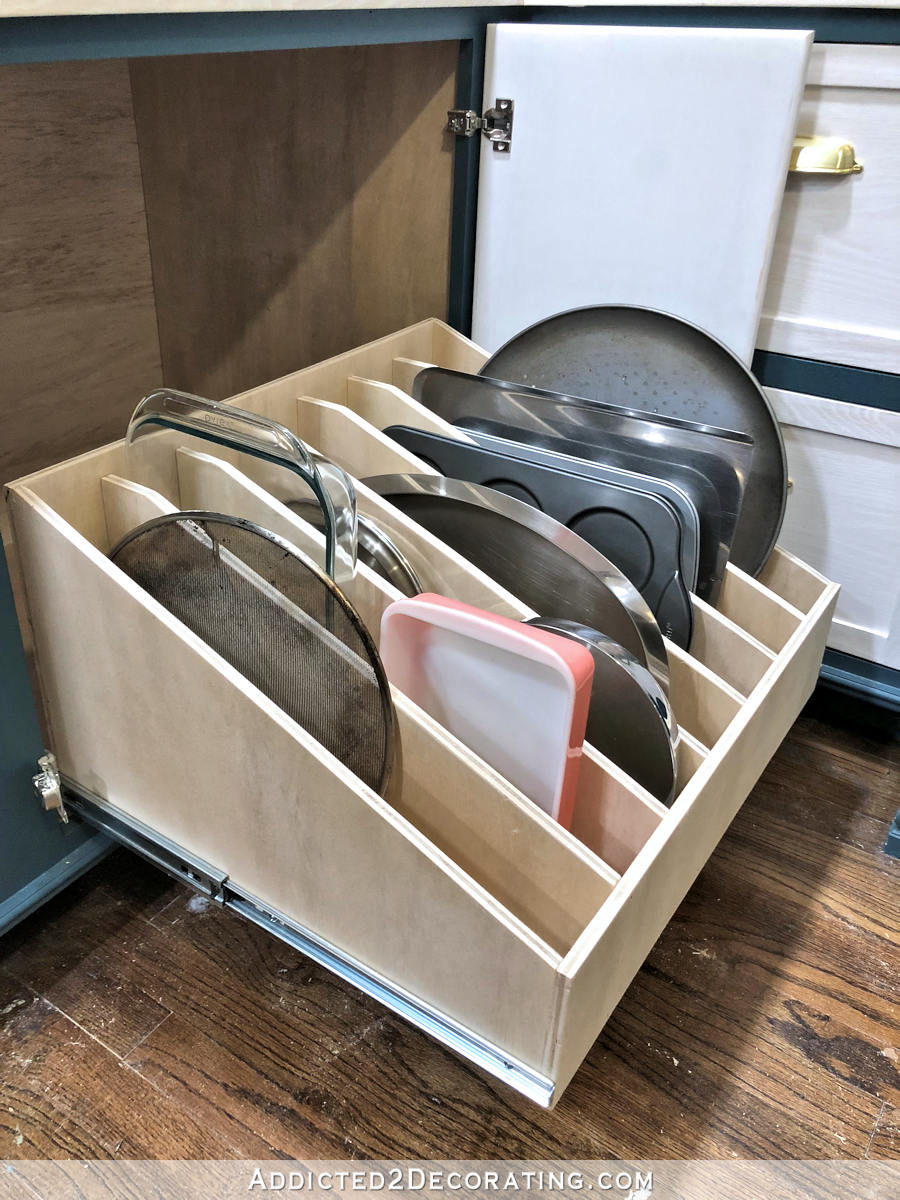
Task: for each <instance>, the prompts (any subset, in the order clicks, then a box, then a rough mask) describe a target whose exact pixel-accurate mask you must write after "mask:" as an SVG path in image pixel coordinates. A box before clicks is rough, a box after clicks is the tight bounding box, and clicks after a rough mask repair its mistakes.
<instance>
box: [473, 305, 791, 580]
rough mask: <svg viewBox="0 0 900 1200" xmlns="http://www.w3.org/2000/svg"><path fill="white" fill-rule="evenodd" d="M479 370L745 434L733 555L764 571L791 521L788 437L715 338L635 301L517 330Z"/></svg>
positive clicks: (735, 360)
mask: <svg viewBox="0 0 900 1200" xmlns="http://www.w3.org/2000/svg"><path fill="white" fill-rule="evenodd" d="M479 374H481V375H486V376H489V377H491V378H500V379H510V380H514V381H516V382H518V383H524V384H527V385H529V386H533V387H541V388H551V389H554V390H556V391H560V392H566V393H567V394H569V395H572V396H583V397H586V398H587V399H592V400H600V401H602V402H603V403H604V404H612V405H615V406H617V407H621V408H629V409H634V408H637V409H645V410H648V411H650V412H653V413H665V414H668V415H670V416H675V417H680V418H682V419H684V420H688V421H695V422H702V423H709V424H711V425H716V426H719V427H721V428H725V429H734V430H738V431H740V432H742V433H745V434H747V435H748V436H749V437H751V438H752V439H753V446H754V454H753V463H752V466H751V469H750V475H749V478H748V479H747V486H746V490H745V494H744V503H743V509H742V512H741V517H740V520H739V521H738V527H737V531H736V533H735V537H734V544H733V546H732V552H731V558H732V562H734V563H735V564H736V565H737V566H739V567H741V568H742V569H743V570H745V571H747V572H749V573H750V574H752V575H758V574H759V572H760V571H761V570H762V568H763V566H764V565H765V563H766V560H767V559H768V557H769V555H770V553H771V552H772V549H773V547H774V545H775V542H776V539H777V537H778V534H779V532H780V530H781V523H782V520H783V519H784V509H785V503H786V500H787V461H786V458H785V452H784V441H783V439H782V436H781V430H780V429H779V426H778V422H777V420H776V419H775V414H774V412H773V411H772V408H771V405H770V404H769V401H768V400H767V398H766V395H765V392H764V391H763V389H762V388H761V387H760V385H759V384H758V383H757V381H756V380H755V379H754V377H753V375H752V374H751V373H750V371H749V370H748V369H747V368H746V367H745V366H744V364H743V363H742V362H741V361H740V359H739V358H737V357H736V356H735V355H734V354H732V352H731V351H730V350H729V349H728V348H727V346H724V345H723V344H722V343H721V342H719V341H717V340H716V339H715V338H714V337H712V336H711V335H710V334H708V333H706V332H705V331H704V330H702V329H700V328H698V327H697V326H696V325H692V324H691V323H690V322H688V321H683V320H681V319H680V318H679V317H675V316H672V315H671V314H670V313H664V312H659V311H657V310H656V309H650V308H641V307H640V306H637V305H623V304H609V305H597V306H595V307H591V308H578V309H573V310H571V311H570V312H564V313H559V314H558V315H556V316H553V317H549V318H548V319H547V320H544V321H540V322H538V324H536V325H532V326H531V328H530V329H526V330H524V331H523V332H522V333H520V334H517V335H516V337H514V338H512V339H511V340H510V341H508V342H507V343H506V345H505V346H502V347H501V348H500V349H499V350H498V351H497V352H496V354H494V355H493V357H491V358H490V359H488V361H487V362H486V363H485V364H484V366H483V367H482V369H481V371H480V372H479Z"/></svg>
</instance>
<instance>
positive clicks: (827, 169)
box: [788, 137, 863, 175]
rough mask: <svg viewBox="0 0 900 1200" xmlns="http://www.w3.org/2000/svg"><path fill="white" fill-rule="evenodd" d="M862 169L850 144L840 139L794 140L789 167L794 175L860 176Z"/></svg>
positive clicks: (808, 138) (802, 138)
mask: <svg viewBox="0 0 900 1200" xmlns="http://www.w3.org/2000/svg"><path fill="white" fill-rule="evenodd" d="M862 169H863V165H862V163H861V162H857V161H856V152H855V151H854V149H853V145H852V144H851V143H850V142H844V141H842V140H841V139H840V138H826V137H795V138H794V148H793V150H792V151H791V163H790V166H789V167H788V170H789V171H790V172H791V173H792V174H794V175H858V174H859V172H860V171H861V170H862Z"/></svg>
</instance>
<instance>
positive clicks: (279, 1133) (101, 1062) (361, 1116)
mask: <svg viewBox="0 0 900 1200" xmlns="http://www.w3.org/2000/svg"><path fill="white" fill-rule="evenodd" d="M898 808H900V733H898V729H897V722H896V719H895V718H890V717H887V716H886V715H882V714H879V713H878V712H877V710H873V709H869V708H866V707H864V706H854V705H852V704H850V703H849V702H845V703H842V704H841V705H840V706H839V707H838V708H837V709H836V708H835V706H834V704H833V703H832V702H830V701H826V699H824V698H823V697H821V696H819V697H817V698H815V699H814V700H813V702H812V703H811V705H810V706H808V708H807V710H806V712H805V713H804V715H803V717H802V718H801V719H800V721H799V722H798V723H797V725H796V726H795V728H794V730H793V731H792V733H791V735H790V736H789V738H788V739H787V741H786V742H785V743H784V745H783V746H782V748H781V750H780V751H779V753H778V754H777V756H776V757H775V759H774V760H773V762H772V763H771V765H770V767H769V769H768V770H767V771H766V773H765V775H764V776H763V778H762V780H761V781H760V783H759V784H758V786H757V787H756V789H755V791H754V792H753V794H752V796H751V797H750V799H749V800H748V802H747V804H746V805H745V806H744V808H743V809H742V811H741V813H740V814H739V815H738V817H737V819H736V820H735V822H734V824H733V826H732V828H731V829H730V831H729V832H728V834H727V835H726V837H725V839H724V840H723V841H722V843H721V845H720V846H719V848H718V850H717V851H716V853H715V854H714V855H713V857H712V858H711V859H710V861H709V863H708V864H707V866H706V868H705V870H704V871H703V872H702V874H701V875H700V877H699V879H698V880H697V882H696V884H695V885H694V887H693V888H692V889H691V891H690V893H689V895H688V896H687V898H686V899H685V901H684V903H683V904H682V906H681V908H680V909H679V910H678V912H677V914H676V915H675V917H674V918H673V920H672V922H671V924H670V925H669V927H668V928H667V930H666V932H665V933H664V934H663V936H662V937H661V938H660V940H659V942H658V943H657V945H656V946H655V947H654V949H653V951H652V953H651V954H650V957H649V958H648V960H647V962H646V964H645V966H644V967H643V969H642V970H641V972H640V973H639V975H638V976H637V978H636V979H635V981H634V983H633V984H632V986H631V987H630V988H629V990H628V992H627V994H626V995H625V997H624V999H623V1000H622V1002H621V1004H620V1005H619V1007H618V1008H617V1010H616V1011H615V1013H614V1014H613V1016H612V1018H611V1019H610V1021H609V1022H608V1024H607V1026H606V1028H605V1030H604V1032H603V1033H602V1035H601V1036H600V1038H599V1039H598V1041H597V1042H596V1044H595V1045H594V1047H593V1049H592V1050H591V1052H590V1054H589V1056H588V1058H587V1060H586V1062H585V1064H584V1065H583V1066H582V1068H581V1070H580V1071H579V1072H578V1074H577V1075H576V1076H575V1079H574V1080H573V1082H572V1084H571V1085H570V1087H569V1089H568V1090H567V1092H566V1093H565V1095H564V1096H563V1098H562V1100H561V1101H560V1103H559V1105H558V1107H557V1108H556V1109H555V1111H553V1112H552V1113H546V1112H542V1111H541V1110H540V1109H538V1108H536V1107H535V1106H533V1105H532V1104H530V1103H529V1102H528V1101H526V1100H524V1099H522V1098H521V1097H519V1096H517V1095H516V1094H515V1093H513V1092H511V1091H509V1090H508V1089H506V1088H505V1087H504V1086H503V1085H501V1084H499V1083H496V1082H494V1081H493V1080H491V1079H489V1078H487V1077H485V1076H483V1075H482V1074H481V1073H479V1072H478V1071H477V1070H475V1069H474V1068H472V1067H470V1066H468V1065H467V1064H465V1063H464V1062H462V1061H461V1060H460V1059H458V1058H456V1057H455V1056H454V1055H453V1054H452V1053H450V1052H449V1051H447V1050H444V1049H442V1048H441V1047H440V1046H438V1045H437V1044H435V1043H434V1042H432V1041H430V1040H429V1039H428V1038H426V1037H425V1036H424V1035H422V1034H420V1033H418V1032H416V1031H415V1030H413V1029H411V1028H410V1027H409V1026H408V1025H406V1024H405V1023H404V1022H402V1021H401V1020H399V1019H398V1018H395V1017H393V1016H391V1015H390V1014H388V1013H386V1012H385V1011H384V1010H383V1009H382V1008H380V1007H379V1006H378V1005H377V1004H376V1003H375V1002H374V1001H370V1000H368V999H367V998H365V997H363V996H360V995H359V994H358V993H357V992H355V991H353V990H352V989H351V988H350V987H348V986H347V985H345V984H343V983H341V982H339V981H337V980H335V979H334V978H333V977H331V976H329V975H328V974H327V973H326V972H325V971H323V970H321V969H320V968H318V967H316V966H315V965H313V964H312V963H310V962H309V961H308V960H306V959H304V958H303V957H302V956H301V955H299V954H298V953H296V952H295V951H293V950H292V949H290V948H289V947H287V946H284V945H283V944H281V943H280V942H278V941H276V940H275V939H274V938H272V937H270V936H269V935H268V934H266V933H264V932H263V931H261V930H259V929H257V928H255V927H254V926H251V925H250V924H248V923H247V922H246V921H243V920H242V919H240V918H238V917H237V916H234V915H232V914H231V913H229V912H225V911H222V910H221V909H218V908H217V907H215V906H214V905H211V904H209V903H208V902H207V901H206V900H205V899H203V898H202V897H199V896H195V895H193V894H191V893H189V892H188V891H187V890H186V889H184V888H183V887H181V886H180V885H178V884H175V883H173V882H171V881H170V880H169V879H168V878H167V877H166V876H164V875H162V874H160V873H159V872H157V871H155V870H154V869H153V868H151V867H149V866H147V865H145V864H144V863H143V862H142V861H141V860H139V859H137V858H135V857H133V856H132V855H130V854H128V853H126V852H125V851H121V850H120V851H117V852H116V853H115V854H114V855H113V856H112V857H111V858H109V859H108V860H107V861H105V862H104V863H102V864H101V865H100V866H98V867H96V868H95V869H94V870H93V871H91V872H90V874H89V875H87V876H85V877H84V878H83V879H82V880H81V881H79V882H78V883H77V884H75V885H74V886H73V887H71V888H70V889H69V890H68V891H66V892H65V893H64V894H62V895H61V896H59V897H57V898H56V899H55V900H54V901H52V902H51V903H50V904H48V905H46V906H45V907H44V908H43V909H41V910H40V911H39V912H38V913H36V914H35V915H34V916H33V917H31V918H29V919H28V920H27V921H26V922H24V923H23V924H22V925H20V926H19V927H18V928H17V929H15V930H14V931H13V932H12V933H11V934H9V935H8V936H7V937H6V938H5V939H4V940H3V941H0V1158H17V1157H18V1158H35V1157H57V1158H64V1157H100V1158H106V1157H121V1158H226V1157H236V1156H246V1157H252V1158H278V1157H291V1158H293V1157H297V1158H356V1157H384V1158H419V1157H435V1158H444V1157H447V1158H467V1157H470V1158H531V1159H535V1158H544V1157H553V1158H556V1157H562V1158H570V1157H586V1158H606V1157H620V1156H634V1157H646V1158H650V1157H655V1158H668V1157H671V1158H679V1157H690V1158H694V1157H698V1158H707V1157H709V1158H717V1157H724V1158H730V1157H740V1158H756V1157H760V1158H768V1157H772V1158H776V1157H777V1158H781V1157H784V1158H863V1157H870V1158H900V1018H898V1012H897V998H898V991H900V969H898V968H900V954H898V928H900V922H898V917H900V862H898V861H895V860H893V859H890V858H888V857H887V856H885V855H883V854H882V853H881V852H880V847H881V844H882V843H883V841H884V837H885V834H886V832H887V827H888V824H889V822H890V820H891V818H892V817H893V815H894V813H895V812H896V811H897V809H898ZM476 986H477V981H476ZM511 1002H514V1001H511Z"/></svg>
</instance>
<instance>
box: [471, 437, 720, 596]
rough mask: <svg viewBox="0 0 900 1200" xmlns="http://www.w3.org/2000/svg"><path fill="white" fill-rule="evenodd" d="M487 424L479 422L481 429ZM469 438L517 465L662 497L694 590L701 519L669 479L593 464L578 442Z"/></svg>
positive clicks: (687, 579) (688, 584)
mask: <svg viewBox="0 0 900 1200" xmlns="http://www.w3.org/2000/svg"><path fill="white" fill-rule="evenodd" d="M484 424H486V422H482V425H484ZM466 432H467V433H468V435H469V437H470V438H471V439H472V441H473V442H475V444H476V445H478V446H481V448H482V450H491V451H492V452H494V453H495V454H502V455H504V456H505V457H508V458H517V459H519V461H520V462H529V463H536V464H537V465H538V466H542V467H548V468H550V469H551V470H554V471H566V472H568V473H569V474H571V475H579V476H581V477H582V478H584V479H592V480H594V481H595V482H598V483H610V484H613V485H614V486H618V487H624V488H633V489H634V490H635V491H637V492H640V493H643V494H650V495H653V496H661V497H662V499H663V500H665V501H667V502H668V504H669V505H670V506H671V507H672V508H674V509H675V512H676V513H677V514H678V521H679V525H680V526H681V576H682V578H683V579H684V582H685V586H686V587H687V588H688V589H689V590H690V591H692V592H694V591H696V590H697V571H698V563H699V558H700V518H699V517H698V515H697V509H696V507H695V505H694V502H693V500H692V499H691V498H690V497H689V496H688V495H687V494H686V493H685V492H683V491H682V490H681V488H679V487H678V486H676V485H675V484H673V483H671V482H670V481H669V480H668V479H657V478H656V477H654V476H652V475H646V474H644V473H643V472H641V471H633V470H623V469H622V468H621V467H613V466H609V464H607V463H603V462H597V461H592V460H591V459H590V458H587V457H585V456H583V455H582V454H580V453H579V446H578V443H577V442H573V441H570V440H568V439H566V438H547V439H546V441H547V445H546V446H543V445H535V444H534V443H531V444H529V443H527V442H525V441H516V439H515V438H514V437H511V436H510V431H509V430H504V428H503V427H502V426H495V427H494V428H493V429H484V428H479V429H468V428H467V429H466Z"/></svg>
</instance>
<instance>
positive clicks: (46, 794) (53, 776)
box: [32, 752, 69, 825]
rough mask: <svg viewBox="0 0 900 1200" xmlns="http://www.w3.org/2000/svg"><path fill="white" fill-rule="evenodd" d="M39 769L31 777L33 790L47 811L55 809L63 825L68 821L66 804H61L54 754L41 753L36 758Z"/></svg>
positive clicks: (60, 789)
mask: <svg viewBox="0 0 900 1200" xmlns="http://www.w3.org/2000/svg"><path fill="white" fill-rule="evenodd" d="M38 766H39V767H40V771H39V772H38V773H37V775H35V776H33V777H32V782H33V784H34V790H35V791H36V792H37V794H38V795H39V796H40V798H41V803H42V804H43V806H44V808H46V809H47V811H48V812H50V811H52V810H53V809H56V811H57V812H58V813H59V819H60V820H61V821H62V823H63V824H64V825H68V823H69V814H68V813H67V812H66V806H65V805H64V804H63V798H62V786H61V781H60V778H59V771H58V770H57V766H56V755H55V754H50V753H49V752H48V753H47V754H42V755H41V757H40V758H39V759H38Z"/></svg>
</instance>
